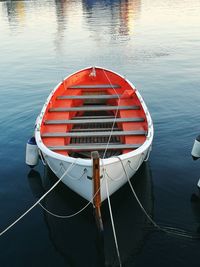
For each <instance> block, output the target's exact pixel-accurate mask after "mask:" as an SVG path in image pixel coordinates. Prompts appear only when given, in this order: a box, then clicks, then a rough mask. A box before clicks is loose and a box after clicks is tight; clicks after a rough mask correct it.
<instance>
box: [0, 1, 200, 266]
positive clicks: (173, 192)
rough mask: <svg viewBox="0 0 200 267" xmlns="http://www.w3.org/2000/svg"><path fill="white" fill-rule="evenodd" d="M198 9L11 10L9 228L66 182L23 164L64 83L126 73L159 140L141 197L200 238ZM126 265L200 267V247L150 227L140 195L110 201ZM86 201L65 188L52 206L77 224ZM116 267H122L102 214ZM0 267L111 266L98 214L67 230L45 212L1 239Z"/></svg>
mask: <svg viewBox="0 0 200 267" xmlns="http://www.w3.org/2000/svg"><path fill="white" fill-rule="evenodd" d="M199 13H200V3H199V1H198V0H183V1H172V0H166V1H162V0H156V1H151V0H132V1H128V0H113V1H112V0H102V1H100V0H96V1H95V0H87V1H86V0H85V1H84V0H82V1H81V0H79V1H78V0H72V1H68V0H66V1H65V0H63V1H53V0H43V1H1V2H0V86H1V94H0V99H1V109H0V111H1V112H0V127H1V131H0V229H1V230H3V229H4V228H5V227H7V226H8V225H9V224H10V223H12V222H13V221H14V220H15V219H16V218H17V217H18V216H19V215H21V214H22V213H23V212H24V211H25V210H26V209H28V208H29V207H30V206H31V205H32V204H33V203H34V202H35V201H36V200H37V198H38V197H39V196H41V194H42V193H43V192H44V191H45V190H47V189H48V188H49V186H51V184H52V183H53V182H55V177H54V176H53V175H52V174H51V173H50V172H49V171H48V170H44V168H43V166H42V164H40V165H39V166H37V168H36V172H32V173H29V172H30V170H29V169H28V167H27V166H26V165H25V163H24V159H25V144H26V141H27V139H28V138H29V137H30V136H31V135H32V133H33V127H34V122H35V119H36V117H37V115H38V113H39V111H40V109H41V107H42V105H43V103H44V101H45V99H46V98H47V96H48V94H49V92H50V91H51V90H52V89H53V88H54V86H55V85H56V84H57V83H58V82H60V81H61V80H62V79H63V77H65V76H67V75H68V74H70V73H72V72H74V71H76V70H79V69H81V68H84V67H87V66H91V65H97V66H98V65H99V66H103V67H106V68H109V69H112V70H114V71H116V72H119V73H121V74H123V75H125V76H126V77H127V78H128V79H129V80H131V81H132V82H133V83H134V84H135V86H136V87H137V88H138V89H139V91H140V92H141V94H142V96H143V97H144V99H145V101H146V104H147V105H148V107H149V110H150V112H151V115H152V118H153V121H154V127H155V138H154V142H153V150H152V153H151V156H150V159H149V162H148V164H146V165H145V164H144V165H143V166H142V167H141V169H140V170H139V172H138V174H137V176H136V178H137V179H136V182H135V184H134V185H135V188H136V191H137V193H138V195H139V197H140V199H141V201H142V203H143V204H144V206H145V208H146V209H147V211H148V212H149V213H150V214H151V215H152V216H153V218H154V219H155V220H156V221H157V222H159V223H162V224H168V225H171V226H173V227H180V228H182V229H186V230H188V231H192V232H194V233H195V232H197V231H198V229H199V226H200V205H199V204H198V203H191V201H190V197H191V195H192V193H194V192H196V183H197V181H198V178H199V177H200V163H199V162H193V161H192V159H191V156H190V152H191V148H192V144H193V140H194V138H195V137H196V135H197V134H199V133H200V117H199V110H200V105H199V101H200V90H199V85H200V76H199V73H200V16H199ZM111 203H112V206H113V216H114V220H115V223H116V231H117V236H118V242H119V248H120V252H121V257H122V265H123V266H137V267H144V266H145V267H146V266H148V265H151V266H156V267H157V266H176V267H177V266H178V267H179V266H181V267H183V266H184V267H186V266H192V267H196V266H199V247H200V241H195V240H188V239H185V238H180V237H177V236H170V235H166V234H163V233H160V232H157V231H153V230H152V228H150V229H149V227H148V223H147V221H146V219H145V217H144V215H143V214H142V212H141V211H140V209H139V208H138V206H137V203H136V201H135V200H134V198H133V196H132V194H131V191H130V188H129V187H128V186H126V187H125V188H123V189H122V190H120V191H119V192H118V193H117V194H116V195H114V196H113V197H112V198H111ZM85 204H86V203H85V202H84V201H83V200H82V199H80V198H79V197H77V196H76V195H74V194H73V193H72V192H71V191H69V190H67V189H66V188H65V187H63V186H62V185H60V186H58V188H56V190H55V191H54V192H53V193H52V194H50V195H49V196H48V197H47V198H46V199H45V201H44V205H46V206H47V207H48V208H49V209H50V210H51V211H56V212H57V213H59V214H71V213H73V212H75V211H77V210H78V209H79V208H80V207H82V206H83V205H85ZM103 219H104V226H105V261H106V264H107V265H110V266H117V265H118V260H117V255H116V251H115V246H114V241H113V235H112V229H111V225H110V219H109V212H108V209H107V205H106V203H105V204H104V206H103ZM0 266H3V267H4V266H9V267H10V266H16V267H18V266H20V267H21V266H34V267H35V266H59V267H60V266H61V267H62V266H67V267H68V266H69V267H71V266H75V267H79V266H86V267H89V266H102V255H101V249H100V248H99V243H98V238H97V233H96V228H95V223H94V219H93V216H92V209H87V210H86V211H85V212H84V213H83V214H81V215H79V216H77V217H75V218H73V219H71V220H61V219H56V218H54V217H51V216H50V215H47V214H46V213H45V212H43V210H41V208H39V207H36V208H35V209H34V210H33V211H32V212H31V213H29V214H28V215H27V216H26V217H25V218H24V219H23V220H22V221H21V222H19V223H18V224H17V225H16V226H14V227H13V228H12V229H11V230H9V231H8V232H7V233H5V234H4V235H3V236H2V237H0Z"/></svg>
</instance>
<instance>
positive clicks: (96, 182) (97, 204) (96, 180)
mask: <svg viewBox="0 0 200 267" xmlns="http://www.w3.org/2000/svg"><path fill="white" fill-rule="evenodd" d="M91 157H92V161H93V176H92V180H93V207H94V216H95V220H96V225H97V230H98V240H99V242H98V243H97V244H98V246H97V247H98V255H99V263H100V266H105V253H104V229H103V221H102V217H101V188H100V186H101V183H100V167H99V153H98V151H93V152H92V153H91Z"/></svg>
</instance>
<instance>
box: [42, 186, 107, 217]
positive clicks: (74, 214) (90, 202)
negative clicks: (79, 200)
mask: <svg viewBox="0 0 200 267" xmlns="http://www.w3.org/2000/svg"><path fill="white" fill-rule="evenodd" d="M102 183H103V181H102ZM99 190H100V187H99V188H98V190H97V192H96V193H95V194H94V195H93V197H92V198H91V200H90V201H89V202H88V203H87V204H86V205H85V206H84V207H83V208H81V209H80V210H78V211H77V212H75V213H73V214H70V215H59V214H56V213H53V212H52V211H50V210H48V209H47V208H46V207H44V206H43V205H42V204H41V203H38V204H39V205H40V207H41V208H42V209H44V210H45V211H46V212H47V213H49V214H50V215H52V216H54V217H57V218H60V219H68V218H72V217H74V216H76V215H78V214H80V213H81V212H82V211H84V210H85V209H86V208H87V207H88V206H89V205H90V204H92V203H93V200H94V198H95V197H96V195H97V194H98V192H99Z"/></svg>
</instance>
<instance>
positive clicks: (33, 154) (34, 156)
mask: <svg viewBox="0 0 200 267" xmlns="http://www.w3.org/2000/svg"><path fill="white" fill-rule="evenodd" d="M38 159H39V152H38V147H37V144H36V141H35V137H34V136H33V137H31V138H30V139H29V140H28V142H27V144H26V164H27V165H28V166H29V167H31V168H34V167H35V166H36V165H37V164H38Z"/></svg>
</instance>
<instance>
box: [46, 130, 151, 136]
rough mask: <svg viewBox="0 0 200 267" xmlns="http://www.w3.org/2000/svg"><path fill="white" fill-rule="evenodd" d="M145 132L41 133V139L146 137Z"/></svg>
mask: <svg viewBox="0 0 200 267" xmlns="http://www.w3.org/2000/svg"><path fill="white" fill-rule="evenodd" d="M146 134H147V132H146V131H142V130H141V131H139V130H138V131H113V132H112V133H111V131H101V132H65V133H59V132H54V133H43V134H42V137H87V136H88V137H90V136H93V137H98V136H110V135H112V136H129V135H146Z"/></svg>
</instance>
